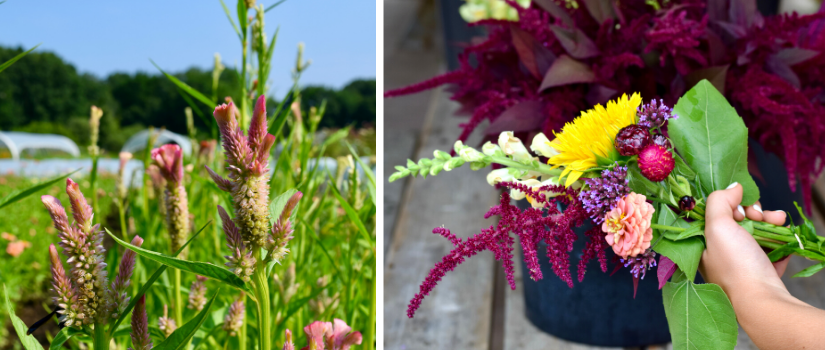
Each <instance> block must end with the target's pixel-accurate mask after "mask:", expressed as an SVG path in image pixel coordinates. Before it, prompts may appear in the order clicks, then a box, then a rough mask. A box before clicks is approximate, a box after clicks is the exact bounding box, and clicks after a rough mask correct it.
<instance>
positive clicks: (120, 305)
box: [112, 236, 143, 318]
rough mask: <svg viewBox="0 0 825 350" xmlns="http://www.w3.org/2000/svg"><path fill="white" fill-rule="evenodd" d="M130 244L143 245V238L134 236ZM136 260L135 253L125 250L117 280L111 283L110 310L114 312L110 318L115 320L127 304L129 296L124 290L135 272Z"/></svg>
mask: <svg viewBox="0 0 825 350" xmlns="http://www.w3.org/2000/svg"><path fill="white" fill-rule="evenodd" d="M131 243H132V245H134V246H137V247H140V246H141V245H143V238H140V236H135V237H134V238H132V242H131ZM136 258H137V254H135V252H134V251H132V250H131V249H127V250H126V252H125V253H123V258H121V260H120V266H119V268H118V273H117V278H115V281H114V282H112V293H113V298H112V299H113V300H112V310H114V311H115V314H113V315H112V318H117V317H118V316H119V314H120V313H121V312H123V311H124V310H125V309H126V306H127V305H128V304H129V299H130V298H129V294H128V293H127V292H126V289H127V288H129V285H130V284H131V279H132V272H133V271H134V270H135V260H136Z"/></svg>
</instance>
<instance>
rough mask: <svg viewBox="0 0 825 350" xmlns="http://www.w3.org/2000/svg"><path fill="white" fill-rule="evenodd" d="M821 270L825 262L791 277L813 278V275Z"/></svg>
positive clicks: (824, 266)
mask: <svg viewBox="0 0 825 350" xmlns="http://www.w3.org/2000/svg"><path fill="white" fill-rule="evenodd" d="M823 268H825V262H821V263H819V264H816V265H813V266H809V267H808V268H806V269H804V270H802V271H799V272H797V273H796V274H795V275H793V277H810V276H813V274H815V273H817V272H819V270H822V269H823Z"/></svg>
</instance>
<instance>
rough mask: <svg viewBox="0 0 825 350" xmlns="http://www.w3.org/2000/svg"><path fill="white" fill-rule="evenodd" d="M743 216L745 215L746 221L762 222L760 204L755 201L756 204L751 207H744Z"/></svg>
mask: <svg viewBox="0 0 825 350" xmlns="http://www.w3.org/2000/svg"><path fill="white" fill-rule="evenodd" d="M745 214H746V215H747V217H748V219H751V220H753V221H762V220H763V215H762V204H760V203H759V202H758V201H757V202H756V203H753V205H751V206H749V207H745Z"/></svg>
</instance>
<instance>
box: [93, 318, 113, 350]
mask: <svg viewBox="0 0 825 350" xmlns="http://www.w3.org/2000/svg"><path fill="white" fill-rule="evenodd" d="M105 328H106V327H105V326H104V325H103V323H99V322H95V329H94V349H95V350H107V349H109V339H108V337H107V336H106V329H105Z"/></svg>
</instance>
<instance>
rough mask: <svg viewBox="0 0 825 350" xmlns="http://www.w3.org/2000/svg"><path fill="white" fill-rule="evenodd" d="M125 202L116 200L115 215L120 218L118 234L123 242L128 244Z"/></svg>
mask: <svg viewBox="0 0 825 350" xmlns="http://www.w3.org/2000/svg"><path fill="white" fill-rule="evenodd" d="M124 202H125V201H122V200H118V206H117V214H118V216H119V217H120V233H121V234H122V235H123V240H124V241H126V242H129V233H128V232H127V231H128V230H127V229H126V208H124V206H125V204H126V203H124Z"/></svg>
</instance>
